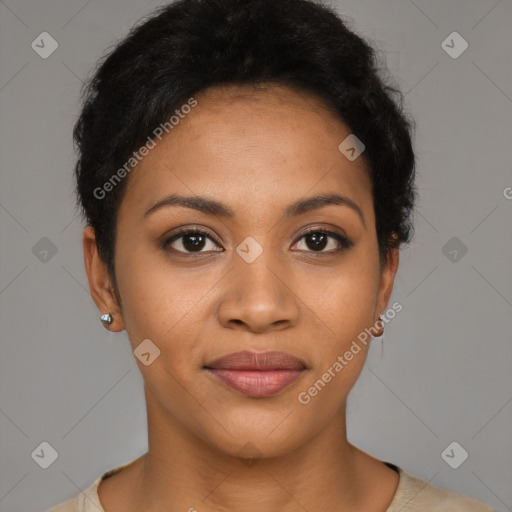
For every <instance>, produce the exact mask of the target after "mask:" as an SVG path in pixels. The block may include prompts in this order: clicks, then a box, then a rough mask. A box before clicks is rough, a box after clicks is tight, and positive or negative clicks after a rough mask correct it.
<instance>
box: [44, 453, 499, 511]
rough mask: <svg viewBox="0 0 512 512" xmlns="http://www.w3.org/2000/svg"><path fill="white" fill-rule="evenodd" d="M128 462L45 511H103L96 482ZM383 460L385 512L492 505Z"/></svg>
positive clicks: (440, 509)
mask: <svg viewBox="0 0 512 512" xmlns="http://www.w3.org/2000/svg"><path fill="white" fill-rule="evenodd" d="M128 464H131V462H127V463H126V464H122V465H121V466H117V467H116V468H114V469H110V470H109V471H107V472H105V473H103V474H102V475H101V476H99V477H98V478H97V479H96V480H95V481H94V482H93V483H92V484H91V485H90V486H89V487H88V488H87V489H85V491H83V492H81V493H80V494H79V495H78V496H76V497H74V498H72V499H70V500H68V501H65V502H64V503H61V504H60V505H58V506H57V507H54V508H52V509H51V510H49V511H47V512H105V510H104V509H103V507H102V506H101V504H100V500H99V497H98V492H97V489H98V485H99V483H100V482H101V480H103V479H104V478H108V477H109V476H110V475H112V474H114V473H115V472H117V471H119V470H120V469H121V468H123V467H125V466H127V465H128ZM385 464H387V465H388V466H389V467H391V468H392V469H394V470H395V471H397V472H398V474H399V475H400V480H399V481H398V487H397V489H396V492H395V496H394V497H393V500H392V501H391V503H390V505H389V507H388V508H387V509H386V512H493V509H491V508H490V507H487V506H486V505H484V504H483V503H480V502H479V501H477V500H474V499H473V498H470V497H468V496H464V495H462V494H456V493H452V492H448V491H445V490H442V489H439V488H437V487H434V486H433V485H431V484H429V483H428V482H426V481H425V480H421V479H420V478H416V477H415V476H413V475H411V474H409V473H407V472H406V471H404V470H403V469H402V468H400V467H398V466H395V465H394V464H391V463H389V462H386V463H385Z"/></svg>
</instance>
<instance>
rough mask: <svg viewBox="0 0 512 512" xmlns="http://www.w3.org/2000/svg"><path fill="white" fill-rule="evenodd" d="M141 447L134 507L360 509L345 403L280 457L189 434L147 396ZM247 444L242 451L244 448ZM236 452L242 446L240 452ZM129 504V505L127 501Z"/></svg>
mask: <svg viewBox="0 0 512 512" xmlns="http://www.w3.org/2000/svg"><path fill="white" fill-rule="evenodd" d="M146 399H147V400H148V402H147V409H148V425H149V430H148V440H149V449H148V452H147V454H146V455H144V456H143V457H142V458H141V460H142V463H141V464H140V469H139V475H138V479H137V482H138V485H137V490H136V491H134V492H135V494H136V496H135V497H134V500H133V501H132V503H135V502H136V503H137V507H138V509H139V510H142V509H144V510H151V511H152V512H153V511H155V512H156V511H160V510H162V511H164V510H166V511H168V510H169V507H172V510H187V511H189V510H190V512H194V510H197V511H198V512H208V511H214V510H216V511H217V510H222V511H233V512H234V511H239V510H244V512H256V511H258V512H260V511H261V510H265V511H268V512H278V511H279V512H298V511H301V512H303V511H304V510H334V509H336V510H339V511H355V510H358V509H359V510H360V509H361V508H360V507H361V504H362V503H363V495H364V489H363V486H362V485H360V484H358V482H360V481H361V479H360V478H357V474H358V472H359V469H360V464H359V463H358V461H359V460H360V453H361V452H360V451H359V450H357V449H356V448H355V447H354V446H352V445H351V444H350V443H348V441H347V438H346V422H345V411H346V407H345V405H344V406H343V407H342V408H341V409H340V411H339V413H338V414H337V415H336V416H335V417H334V418H333V419H332V421H331V422H330V423H329V424H328V425H327V427H326V428H324V429H323V430H322V431H320V432H318V433H317V434H316V435H315V436H313V438H312V439H309V440H308V441H307V442H306V443H302V444H300V446H298V447H297V448H295V449H294V450H291V451H287V452H286V453H282V454H280V455H276V454H275V453H276V452H275V451H274V453H273V456H269V457H263V458H257V457H256V458H252V459H251V458H245V459H244V458H240V456H233V455H230V454H226V452H223V451H220V450H219V449H218V448H217V447H215V446H212V445H211V444H208V443H206V442H205V441H204V440H202V439H199V438H198V437H196V436H194V435H193V434H191V433H190V431H188V430H187V429H185V428H184V427H183V425H180V424H179V423H177V422H176V421H175V420H174V419H172V418H169V417H165V418H164V417H163V413H162V410H161V409H160V408H159V407H157V405H156V403H154V402H153V401H152V400H151V397H150V396H147V397H146ZM250 446H251V445H247V446H246V448H245V453H246V454H249V455H254V452H256V451H257V450H256V448H255V447H254V448H253V450H254V452H251V448H250ZM242 452H244V450H242ZM134 510H135V507H134Z"/></svg>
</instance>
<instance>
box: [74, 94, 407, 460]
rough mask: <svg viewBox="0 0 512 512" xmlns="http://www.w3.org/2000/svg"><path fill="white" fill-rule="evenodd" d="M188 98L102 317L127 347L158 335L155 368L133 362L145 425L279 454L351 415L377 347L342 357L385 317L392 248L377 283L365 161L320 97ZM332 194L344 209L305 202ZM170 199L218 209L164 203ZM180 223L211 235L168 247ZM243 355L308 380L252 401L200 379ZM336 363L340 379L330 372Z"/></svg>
mask: <svg viewBox="0 0 512 512" xmlns="http://www.w3.org/2000/svg"><path fill="white" fill-rule="evenodd" d="M237 91H244V92H245V94H244V95H240V94H239V93H237ZM195 98H196V100H197V102H198V103H197V106H195V107H194V108H193V109H191V112H190V113H189V114H188V115H186V116H184V118H183V119H180V121H179V124H178V125H177V126H175V127H174V129H173V130H172V131H171V132H170V133H169V134H168V135H166V136H165V137H163V139H162V140H161V141H158V139H155V141H156V147H154V148H153V149H151V150H150V151H149V154H148V155H147V156H145V157H144V158H143V160H142V161H141V162H140V163H139V164H138V165H137V167H136V168H135V169H134V170H133V171H132V172H131V174H130V176H129V181H128V184H127V189H126V194H125V196H124V198H123V200H122V203H121V206H120V210H119V216H118V224H117V239H116V248H115V268H116V278H117V283H118V289H119V293H120V296H121V300H122V311H120V312H119V309H116V306H115V304H113V303H107V302H101V309H102V312H105V311H114V312H116V311H118V312H117V313H114V316H115V317H116V323H115V324H114V325H113V329H114V330H121V329H123V328H126V330H127V333H128V335H129V338H130V342H131V345H132V349H133V350H136V349H137V347H138V346H139V345H140V344H141V343H142V342H143V340H151V343H150V344H149V345H148V342H147V341H146V342H145V343H146V345H141V347H144V351H143V352H148V353H149V354H150V355H149V356H148V355H146V356H144V357H145V358H146V362H150V364H147V365H146V364H144V363H143V362H142V361H141V360H139V359H138V358H137V359H136V361H137V364H138V366H139V368H140V371H141V372H142V376H143V378H144V381H145V389H146V400H147V401H148V404H147V405H148V420H149V422H150V424H151V422H152V423H153V424H154V423H157V422H158V423H160V424H161V425H160V426H162V428H164V424H167V425H173V428H178V429H185V430H186V431H188V432H191V433H192V434H194V435H195V436H198V437H199V438H200V439H202V440H203V441H205V442H206V443H207V444H209V445H210V446H212V447H217V448H220V449H221V450H222V451H224V452H225V453H229V454H232V455H235V454H237V453H239V452H240V450H241V449H242V448H243V447H244V446H245V445H246V444H247V443H248V442H250V443H252V445H253V446H254V447H255V450H257V451H258V452H260V453H261V454H264V455H266V456H272V455H279V454H282V453H285V452H287V451H290V450H292V449H293V448H294V447H295V446H298V445H300V444H301V443H304V442H305V441H307V440H308V439H310V438H312V437H313V436H314V435H315V434H316V433H317V432H319V431H320V430H321V429H323V428H325V426H326V425H327V424H328V423H329V422H330V421H331V420H332V419H333V418H334V417H335V416H336V415H343V414H344V412H343V406H344V404H345V400H346V398H347V395H348V393H349V391H350V389H351V388H352V386H353V385H354V383H355V381H356V379H357V377H358V375H359V373H360V371H361V369H362V367H363V363H364V360H365V358H366V353H367V349H368V345H364V344H362V343H360V342H359V346H360V351H359V352H358V353H356V354H355V355H353V357H352V358H351V360H349V361H347V359H346V358H344V354H346V353H347V351H349V350H350V348H351V346H352V347H353V342H354V340H357V339H358V335H359V334H360V333H362V332H364V330H365V328H370V327H371V326H372V325H373V324H374V323H375V321H376V320H377V318H378V314H379V312H381V311H384V310H385V309H386V306H387V301H388V299H389V295H390V294H391V289H392V285H393V279H394V275H395V272H396V265H397V262H398V259H397V258H398V256H397V254H398V251H397V250H395V251H394V257H393V260H392V261H393V263H390V264H388V265H387V266H386V267H385V268H384V270H383V272H382V273H381V272H380V270H379V258H378V246H377V236H376V232H375V217H374V209H373V203H372V195H371V182H370V180H369V178H368V176H367V171H366V169H365V166H364V162H363V159H362V157H359V158H356V159H355V160H353V161H350V160H349V159H347V158H346V157H345V156H344V154H342V153H341V152H340V150H339V149H338V146H339V144H340V143H341V142H342V141H343V140H344V139H345V138H346V137H347V136H348V135H349V134H350V131H349V130H348V129H347V127H346V126H345V125H344V124H343V123H342V122H341V121H340V120H339V119H338V118H336V117H335V116H334V115H333V114H331V113H330V112H329V111H328V110H327V109H326V108H325V106H324V105H323V104H322V103H321V102H320V100H318V99H316V98H315V97H313V96H310V95H305V94H299V93H297V92H293V91H292V90H290V89H287V88H284V87H277V86H273V87H271V88H269V89H268V90H266V91H262V92H258V93H256V92H251V91H249V90H248V89H245V90H243V89H235V88H227V87H225V88H212V89H209V90H208V91H206V92H204V93H202V94H200V95H197V96H195ZM125 179H128V178H125ZM333 194H338V195H339V196H343V197H344V198H346V200H347V201H346V202H345V203H344V202H343V201H341V200H339V201H338V204H334V203H333V202H322V201H313V202H309V203H308V202H307V201H308V200H309V199H311V198H313V197H316V196H328V195H333ZM171 195H174V196H186V197H193V198H194V200H197V198H198V197H201V198H205V199H206V200H208V201H214V202H215V204H217V203H221V204H222V209H221V208H220V207H216V209H215V210H214V209H213V208H210V209H208V208H206V210H205V209H203V208H200V205H199V206H198V207H197V208H194V207H187V206H184V205H183V203H181V204H172V205H171V204H167V205H166V204H165V203H162V204H160V205H159V206H155V205H158V204H159V203H160V202H161V201H165V199H166V198H168V197H169V196H171ZM299 202H300V203H302V206H299V207H296V208H293V209H292V208H291V205H294V204H296V203H299ZM189 205H190V206H193V204H192V203H189ZM351 205H353V206H351ZM226 211H229V212H230V213H231V215H225V213H226ZM185 228H186V229H196V230H201V231H204V232H206V238H205V235H203V238H201V236H199V237H197V235H194V234H192V235H190V234H189V235H188V236H187V235H186V234H185V235H183V233H181V238H180V237H176V238H175V239H173V240H170V241H169V239H172V237H173V236H174V235H180V233H179V231H180V230H183V229H185ZM310 228H314V230H313V231H314V232H313V233H312V234H309V235H307V234H306V231H307V230H309V229H310ZM322 230H327V231H331V232H332V234H327V235H322V232H321V231H322ZM319 231H320V233H319ZM337 235H339V236H340V237H341V238H340V239H337V238H336V237H337ZM322 237H323V238H322ZM85 238H86V237H85V235H84V240H85ZM345 239H346V240H347V241H346V242H344V240H345ZM86 258H87V256H86ZM106 300H107V301H108V300H110V299H106ZM97 302H98V301H97ZM120 315H121V316H120ZM153 344H154V345H153ZM154 346H156V347H158V349H159V350H160V354H159V355H158V356H157V357H156V358H155V354H156V352H154V351H155V350H156V349H155V348H154ZM152 347H153V348H152ZM243 350H249V351H254V352H258V353H261V352H266V351H282V352H286V353H288V354H290V355H292V356H294V357H296V358H298V360H299V361H301V362H302V363H303V365H304V369H303V370H301V371H298V372H296V374H294V375H298V376H296V377H295V380H293V381H292V382H291V383H289V384H288V385H287V386H285V387H284V388H282V389H280V390H279V391H275V389H274V388H272V387H270V388H268V387H264V388H262V390H260V391H261V394H259V395H258V392H257V390H255V389H254V388H250V389H249V391H247V393H248V394H244V393H243V392H241V391H239V390H237V389H234V388H232V387H230V386H228V385H227V384H226V383H225V382H224V381H222V380H221V379H219V378H218V377H217V376H216V375H218V374H219V372H218V373H217V374H214V373H212V372H210V371H209V370H208V369H207V368H205V366H207V365H208V364H209V363H211V362H212V361H214V360H216V359H218V358H220V357H222V356H226V355H228V354H231V353H234V352H239V351H243ZM136 353H137V351H136ZM339 357H342V358H344V359H343V360H344V361H345V363H344V364H343V365H342V366H343V369H342V370H341V371H336V370H334V371H333V368H334V367H335V363H336V361H338V362H339V361H340V359H339ZM142 359H144V358H142ZM337 368H339V366H338V367H337ZM329 369H331V372H330V375H331V379H330V382H325V381H326V377H325V374H326V372H328V370H329ZM284 371H285V372H286V370H284ZM220 373H222V372H220ZM235 374H236V372H231V373H229V372H227V373H226V375H228V378H229V375H231V376H232V375H235ZM236 375H241V373H238V374H236ZM269 375H270V374H269ZM275 375H277V374H276V373H275V372H274V376H275ZM283 375H284V374H283ZM286 375H291V373H290V370H288V373H287V374H286ZM322 376H324V377H322ZM240 378H241V379H242V381H243V382H247V378H246V380H245V381H244V380H243V379H244V378H243V377H240ZM276 378H277V377H276ZM322 379H323V382H324V384H325V385H324V386H321V389H320V390H319V391H318V388H319V387H318V385H317V392H316V393H315V392H314V391H313V392H311V393H310V392H308V390H309V389H310V388H311V387H312V386H314V384H315V382H317V381H319V380H322ZM249 380H250V378H249ZM270 380H272V379H270ZM250 382H253V383H254V379H253V380H252V381H250ZM251 390H252V391H251ZM273 390H274V391H273ZM265 393H267V396H262V394H263V395H264V394H265ZM308 397H309V399H308Z"/></svg>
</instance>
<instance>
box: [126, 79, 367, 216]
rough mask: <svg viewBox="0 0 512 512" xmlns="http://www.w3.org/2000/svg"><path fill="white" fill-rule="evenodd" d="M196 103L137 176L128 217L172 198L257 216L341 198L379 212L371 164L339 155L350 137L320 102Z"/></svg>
mask: <svg viewBox="0 0 512 512" xmlns="http://www.w3.org/2000/svg"><path fill="white" fill-rule="evenodd" d="M194 98H195V99H196V101H197V105H196V106H195V107H194V108H192V109H191V111H190V112H189V113H188V114H186V115H185V114H182V116H180V119H179V122H178V124H177V125H175V126H174V128H173V129H172V131H170V133H168V134H166V135H165V136H164V137H163V138H162V140H161V141H159V140H158V139H156V138H155V139H154V140H155V142H156V146H155V147H154V149H152V150H151V151H150V152H149V153H148V154H147V155H146V156H145V157H144V158H143V159H142V161H140V162H139V163H138V164H137V166H136V167H135V169H134V170H133V171H132V172H131V175H130V176H129V180H128V184H127V190H126V193H125V196H124V199H123V202H122V204H121V207H120V217H121V215H125V214H126V215H130V216H132V215H138V216H139V217H140V216H141V215H142V213H143V212H142V210H144V211H145V210H146V209H147V208H149V207H150V206H151V205H152V203H154V202H156V201H158V200H159V199H161V198H162V197H164V196H165V195H167V194H171V193H182V194H186V195H194V194H197V195H203V196H204V195H206V196H210V197H212V198H217V199H221V200H222V201H223V202H225V203H227V204H229V205H231V206H232V208H233V209H234V210H236V211H240V212H244V211H245V212H247V211H249V212H250V211H255V210H256V209H262V208H268V206H269V204H272V205H276V204H282V205H287V204H289V203H291V202H293V201H295V200H297V199H298V198H301V197H307V196H310V195H316V194H320V193H330V192H336V191H337V192H339V193H342V194H343V195H345V196H348V197H350V198H351V199H352V200H354V201H355V202H356V203H358V204H359V205H360V207H361V209H363V210H364V209H367V210H368V211H367V213H366V214H365V217H366V216H367V215H370V214H371V213H372V211H373V206H372V205H371V204H368V202H370V203H371V182H370V180H369V177H368V173H367V169H366V166H365V162H364V160H363V158H362V157H359V158H357V159H356V160H354V161H349V160H348V159H347V158H346V157H345V156H344V155H343V154H342V153H341V152H340V151H339V150H338V145H339V144H340V143H341V142H342V141H343V140H344V139H345V138H346V137H347V136H348V135H350V130H349V128H348V127H347V126H346V125H345V124H344V123H343V122H342V121H341V119H340V118H339V117H338V116H336V115H335V114H334V113H332V112H331V111H330V110H329V108H328V107H327V105H326V104H325V103H324V102H323V101H322V100H321V99H320V98H318V97H316V96H315V95H312V94H308V93H305V92H299V91H295V90H292V89H290V88H287V87H284V86H280V85H267V86H265V87H264V88H259V89H254V88H249V87H240V86H223V87H215V88H211V89H208V90H206V91H204V92H202V93H200V94H198V95H196V96H194Z"/></svg>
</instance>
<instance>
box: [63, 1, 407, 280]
mask: <svg viewBox="0 0 512 512" xmlns="http://www.w3.org/2000/svg"><path fill="white" fill-rule="evenodd" d="M379 71H381V69H380V68H379V66H378V59H377V52H376V50H375V49H373V48H372V47H371V46H370V44H368V43H367V42H365V41H364V40H363V39H362V38H361V37H359V36H358V35H356V34H355V33H354V32H352V31H351V30H350V29H349V28H347V23H346V21H343V20H342V19H341V18H340V17H339V16H338V15H337V14H336V13H335V12H334V11H333V10H332V9H331V8H329V7H327V6H325V5H322V4H320V3H317V2H315V1H313V0H278V1H276V0H178V1H176V2H173V3H170V4H168V5H166V6H163V7H161V8H159V9H158V10H157V11H155V12H154V13H153V14H151V15H150V16H149V17H148V18H146V19H142V20H141V21H140V22H139V23H138V24H137V25H135V26H134V27H133V28H132V29H131V31H130V33H129V34H128V35H127V37H126V38H124V39H123V40H122V41H120V42H119V43H118V44H117V45H116V46H115V47H114V48H113V50H112V51H111V52H110V53H109V54H107V55H105V56H104V57H103V58H102V59H100V61H99V62H98V64H97V68H96V70H95V72H94V75H93V76H92V77H91V78H90V79H89V80H88V81H87V82H86V83H85V84H84V88H83V89H82V97H81V98H82V111H81V113H80V116H79V118H78V120H77V122H76V124H75V126H74V131H73V136H74V142H75V146H76V148H77V149H78V152H79V157H78V161H77V164H76V168H75V177H76V192H77V197H78V204H80V205H81V207H82V214H83V216H84V218H85V219H86V220H87V223H88V224H89V225H91V226H92V227H93V228H94V231H95V233H96V240H97V246H98V251H99V253H100V256H101V258H102V260H103V261H104V262H105V263H106V264H107V267H108V270H109V274H110V276H111V278H112V280H113V283H114V287H115V288H117V286H116V285H115V283H116V281H115V272H114V247H115V239H116V223H117V212H118V209H119V205H120V202H121V200H122V197H123V191H124V190H125V188H126V183H127V180H128V177H127V178H124V179H123V180H120V181H119V183H116V184H115V185H116V186H113V187H110V188H109V192H108V193H106V194H102V197H100V198H99V196H98V192H97V191H98V190H99V188H101V187H103V185H104V184H105V183H107V182H108V181H109V179H111V178H112V176H113V174H114V173H115V172H116V170H117V169H118V168H119V167H120V166H122V165H123V163H125V162H126V161H127V160H128V159H129V158H130V156H131V155H132V154H133V152H134V151H135V150H137V149H138V148H139V147H140V146H142V145H143V144H144V143H145V142H146V141H147V140H149V139H148V137H149V136H151V135H152V133H154V130H155V127H157V126H159V125H161V124H163V123H165V122H167V121H168V119H169V117H170V116H171V115H172V114H173V113H174V112H175V111H176V109H177V108H179V107H180V106H181V105H183V104H186V103H187V101H190V98H191V97H193V95H194V94H197V93H198V92H200V91H201V90H204V89H206V88H209V87H211V86H215V85H222V84H235V85H236V84H238V85H244V86H252V87H256V86H258V85H265V84H271V83H275V84H280V85H285V86H287V87H290V88H293V89H294V90H296V91H297V92H306V93H309V94H314V95H315V96H317V97H320V98H321V99H323V101H324V104H325V105H326V106H327V107H328V108H329V109H330V110H332V111H333V112H334V113H335V114H336V115H337V116H338V118H339V119H340V120H341V121H342V122H344V123H345V124H346V125H347V127H348V128H349V129H350V131H351V132H352V133H354V134H355V135H356V136H357V137H358V138H359V139H360V140H361V141H363V143H364V144H365V150H364V152H363V154H362V157H363V158H364V161H365V163H366V167H367V169H368V172H369V176H370V178H371V182H372V194H373V202H374V210H375V216H376V232H377V238H378V246H379V256H380V262H381V266H382V263H383V262H384V260H385V258H386V257H387V255H388V253H389V250H390V249H391V248H393V247H398V246H399V245H400V243H408V242H409V241H410V239H411V238H412V234H413V230H414V228H413V223H412V220H411V216H412V210H413V206H414V202H415V198H416V191H415V188H414V173H415V171H414V167H415V158H414V153H413V149H412V143H411V129H412V128H414V120H413V119H412V118H409V117H408V116H407V117H406V115H405V114H404V109H403V96H402V94H401V93H400V91H399V90H398V89H397V88H395V87H393V86H391V85H389V84H388V83H386V82H387V80H386V81H385V80H384V79H382V78H381V77H379ZM340 142H341V141H340ZM95 191H96V192H95Z"/></svg>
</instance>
